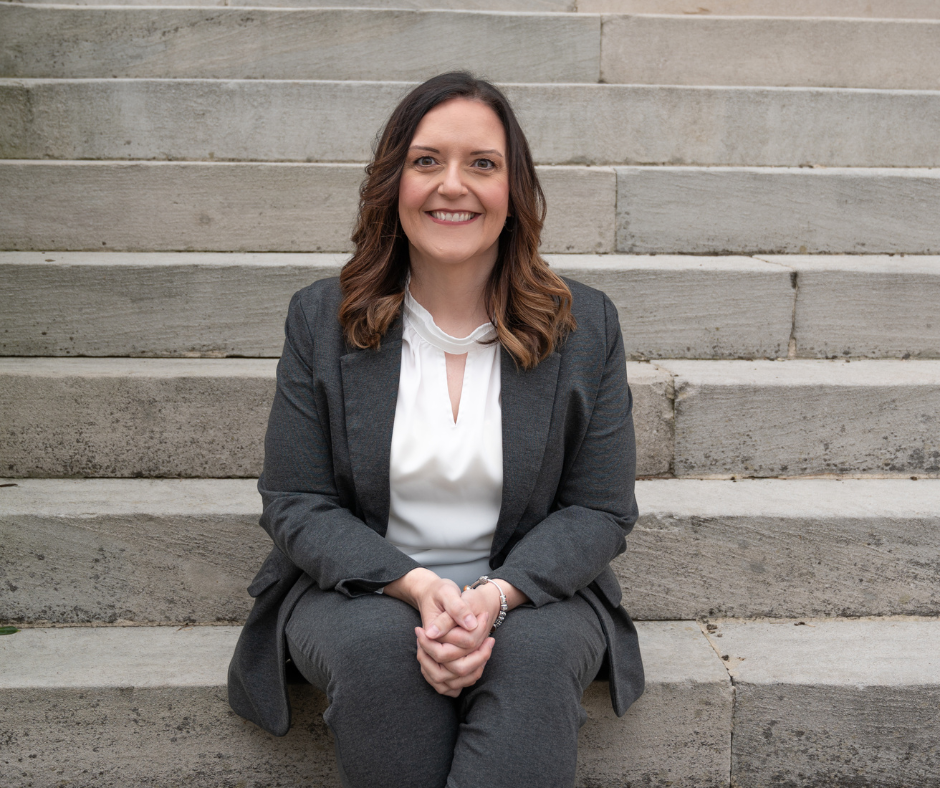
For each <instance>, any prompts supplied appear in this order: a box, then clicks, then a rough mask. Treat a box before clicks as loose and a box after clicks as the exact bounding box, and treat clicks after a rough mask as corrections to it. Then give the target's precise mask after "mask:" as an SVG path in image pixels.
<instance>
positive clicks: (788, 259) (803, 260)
mask: <svg viewBox="0 0 940 788" xmlns="http://www.w3.org/2000/svg"><path fill="white" fill-rule="evenodd" d="M761 259H763V260H767V261H768V262H775V263H779V264H780V265H783V266H786V268H787V269H788V270H790V271H793V272H794V273H795V274H796V285H797V293H796V309H795V311H794V315H793V317H794V325H793V343H794V344H795V346H796V355H797V356H801V357H805V358H814V357H816V358H818V357H828V358H835V357H848V356H853V357H856V356H868V357H870V358H892V357H893V358H918V357H920V358H938V357H940V320H938V319H937V317H936V316H937V315H938V314H940V257H928V256H925V257H904V256H901V257H885V256H880V255H867V256H864V257H857V256H844V257H843V256H837V255H826V256H822V257H805V256H799V255H786V256H766V257H762V258H761Z"/></svg>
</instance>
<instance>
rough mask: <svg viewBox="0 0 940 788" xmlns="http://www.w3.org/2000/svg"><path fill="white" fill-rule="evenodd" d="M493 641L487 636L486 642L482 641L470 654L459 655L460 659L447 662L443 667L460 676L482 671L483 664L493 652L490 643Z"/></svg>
mask: <svg viewBox="0 0 940 788" xmlns="http://www.w3.org/2000/svg"><path fill="white" fill-rule="evenodd" d="M494 642H495V641H494V640H493V639H492V638H487V640H486V642H484V643H483V645H482V646H480V648H478V649H477V650H476V651H474V652H473V653H472V654H468V655H467V656H466V657H461V658H460V659H455V660H453V661H452V662H448V663H447V664H446V665H444V666H443V667H444V668H446V669H447V670H448V671H450V672H451V673H453V674H455V675H457V676H461V677H466V676H470V675H473V674H474V673H476V672H478V671H479V672H481V673H482V671H483V668H484V666H485V665H486V663H487V662H488V661H489V658H490V656H492V654H493V645H492V644H493V643H494Z"/></svg>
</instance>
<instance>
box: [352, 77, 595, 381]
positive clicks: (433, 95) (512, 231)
mask: <svg viewBox="0 0 940 788" xmlns="http://www.w3.org/2000/svg"><path fill="white" fill-rule="evenodd" d="M458 97H459V98H466V99H470V100H473V101H480V102H482V103H483V104H485V105H486V106H488V107H489V108H490V109H492V110H493V112H495V113H496V115H497V117H498V118H499V119H500V121H501V122H502V124H503V129H504V130H505V133H506V146H507V151H506V161H507V167H508V175H509V215H510V218H509V219H508V220H507V223H506V227H505V228H504V229H503V231H502V233H500V236H499V247H498V250H499V251H498V255H497V259H496V265H495V266H494V267H493V271H492V274H491V275H490V278H489V281H488V282H487V284H486V289H485V291H484V306H485V308H486V311H487V314H488V315H489V317H490V320H491V321H492V323H493V325H494V326H495V327H496V335H497V339H498V341H499V342H500V343H501V344H502V346H503V347H504V348H505V349H506V350H507V351H508V352H509V354H510V355H511V356H512V357H513V358H514V359H515V360H516V362H517V363H518V364H519V365H520V366H522V367H523V368H525V369H531V368H532V367H534V366H535V365H536V364H538V363H539V362H540V361H542V360H543V359H544V358H546V357H547V356H549V355H550V354H551V353H552V352H553V351H554V349H555V347H556V345H557V344H558V343H559V342H560V341H561V339H562V338H563V337H564V336H565V334H567V332H568V331H571V330H573V329H574V328H575V327H576V324H575V319H574V316H573V315H572V314H571V291H570V290H569V289H568V287H567V285H566V284H565V283H564V282H563V281H562V280H561V278H560V277H558V276H557V275H556V274H555V273H554V272H552V271H551V270H550V269H549V267H548V264H547V263H546V262H545V260H543V259H542V257H541V255H539V252H538V246H539V238H540V236H541V232H542V225H543V223H544V221H545V196H544V194H543V193H542V187H541V186H540V185H539V180H538V176H537V175H536V172H535V165H534V164H533V163H532V154H531V153H530V151H529V144H528V142H527V141H526V138H525V135H524V134H523V132H522V129H521V127H520V126H519V122H518V121H517V120H516V116H515V114H514V113H513V111H512V107H511V106H510V105H509V101H508V100H507V99H506V97H505V96H504V95H503V94H502V93H501V92H500V91H499V90H498V89H497V88H496V87H495V86H493V85H492V84H490V83H489V82H486V81H485V80H482V79H476V78H475V77H473V76H472V75H471V74H468V73H465V72H451V73H447V74H441V75H439V76H436V77H433V78H432V79H429V80H428V81H427V82H425V83H424V84H422V85H419V86H418V87H416V88H415V89H414V90H412V91H411V92H410V93H409V94H408V95H407V96H405V98H404V99H403V100H402V101H401V103H399V105H398V106H397V107H396V108H395V111H394V112H392V115H391V117H390V118H389V120H388V123H387V124H386V125H385V128H384V130H383V131H382V134H381V137H380V138H379V141H378V143H377V145H376V148H375V154H374V156H373V159H372V162H371V163H370V164H369V165H368V167H366V178H365V180H364V181H363V183H362V185H361V186H360V188H359V216H358V219H357V222H356V228H355V230H354V231H353V234H352V240H353V243H355V245H356V251H355V252H354V254H353V256H352V259H350V260H349V262H348V263H346V265H345V266H344V267H343V270H342V272H341V274H340V284H341V286H342V292H343V300H342V304H341V305H340V309H339V321H340V324H341V325H342V326H343V331H344V333H345V336H346V341H347V342H348V343H349V344H350V345H352V346H353V347H358V348H378V347H379V344H380V343H381V340H382V336H383V335H384V334H385V332H386V331H387V330H388V328H389V327H390V326H391V324H392V322H393V321H394V320H395V318H396V317H397V316H398V314H399V312H400V310H401V305H402V302H403V300H404V293H405V283H406V281H407V275H408V267H409V257H408V239H407V237H406V236H405V233H404V231H403V230H402V226H401V222H400V221H399V218H398V188H399V181H400V179H401V174H402V171H403V169H404V166H405V162H406V160H407V156H408V149H409V147H410V146H411V142H412V140H413V139H414V135H415V131H416V130H417V128H418V124H419V123H420V122H421V119H422V118H423V117H424V116H425V115H426V114H427V113H428V112H429V111H430V110H431V109H433V108H434V107H436V106H437V105H438V104H442V103H443V102H445V101H449V100H450V99H453V98H458Z"/></svg>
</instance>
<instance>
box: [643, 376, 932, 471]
mask: <svg viewBox="0 0 940 788" xmlns="http://www.w3.org/2000/svg"><path fill="white" fill-rule="evenodd" d="M655 363H656V366H657V367H658V368H660V369H663V370H665V371H667V372H669V373H670V374H672V375H673V383H674V386H675V464H674V466H673V467H674V472H675V474H676V475H677V476H680V477H687V476H694V477H721V476H727V475H729V474H731V475H741V476H758V477H767V476H771V477H772V476H808V475H815V474H862V475H888V476H907V475H916V476H921V475H929V476H937V475H940V363H938V362H936V361H893V360H885V361H853V362H848V361H840V362H837V361H806V360H794V361H657V362H655Z"/></svg>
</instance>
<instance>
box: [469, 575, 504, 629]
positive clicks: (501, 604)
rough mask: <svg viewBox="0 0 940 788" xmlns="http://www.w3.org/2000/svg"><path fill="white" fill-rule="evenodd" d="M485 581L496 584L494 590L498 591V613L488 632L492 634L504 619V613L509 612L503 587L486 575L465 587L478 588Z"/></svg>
mask: <svg viewBox="0 0 940 788" xmlns="http://www.w3.org/2000/svg"><path fill="white" fill-rule="evenodd" d="M487 583H492V584H493V585H494V586H496V590H497V591H499V615H498V616H496V620H495V621H494V622H493V628H492V629H491V630H490V634H491V635H492V634H493V633H494V632H495V631H496V630H497V629H498V628H499V625H500V624H502V623H503V621H505V620H506V614H507V613H508V612H509V602H508V601H507V599H506V595H505V594H504V593H503V589H502V588H500V587H499V583H497V582H496V581H495V580H491V579H490V578H488V577H487V576H486V575H483V577H481V578H480V579H479V580H477V581H476V582H475V583H474V584H473V585H471V586H467V588H470V589H473V588H479V587H480V586H482V585H486V584H487Z"/></svg>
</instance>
